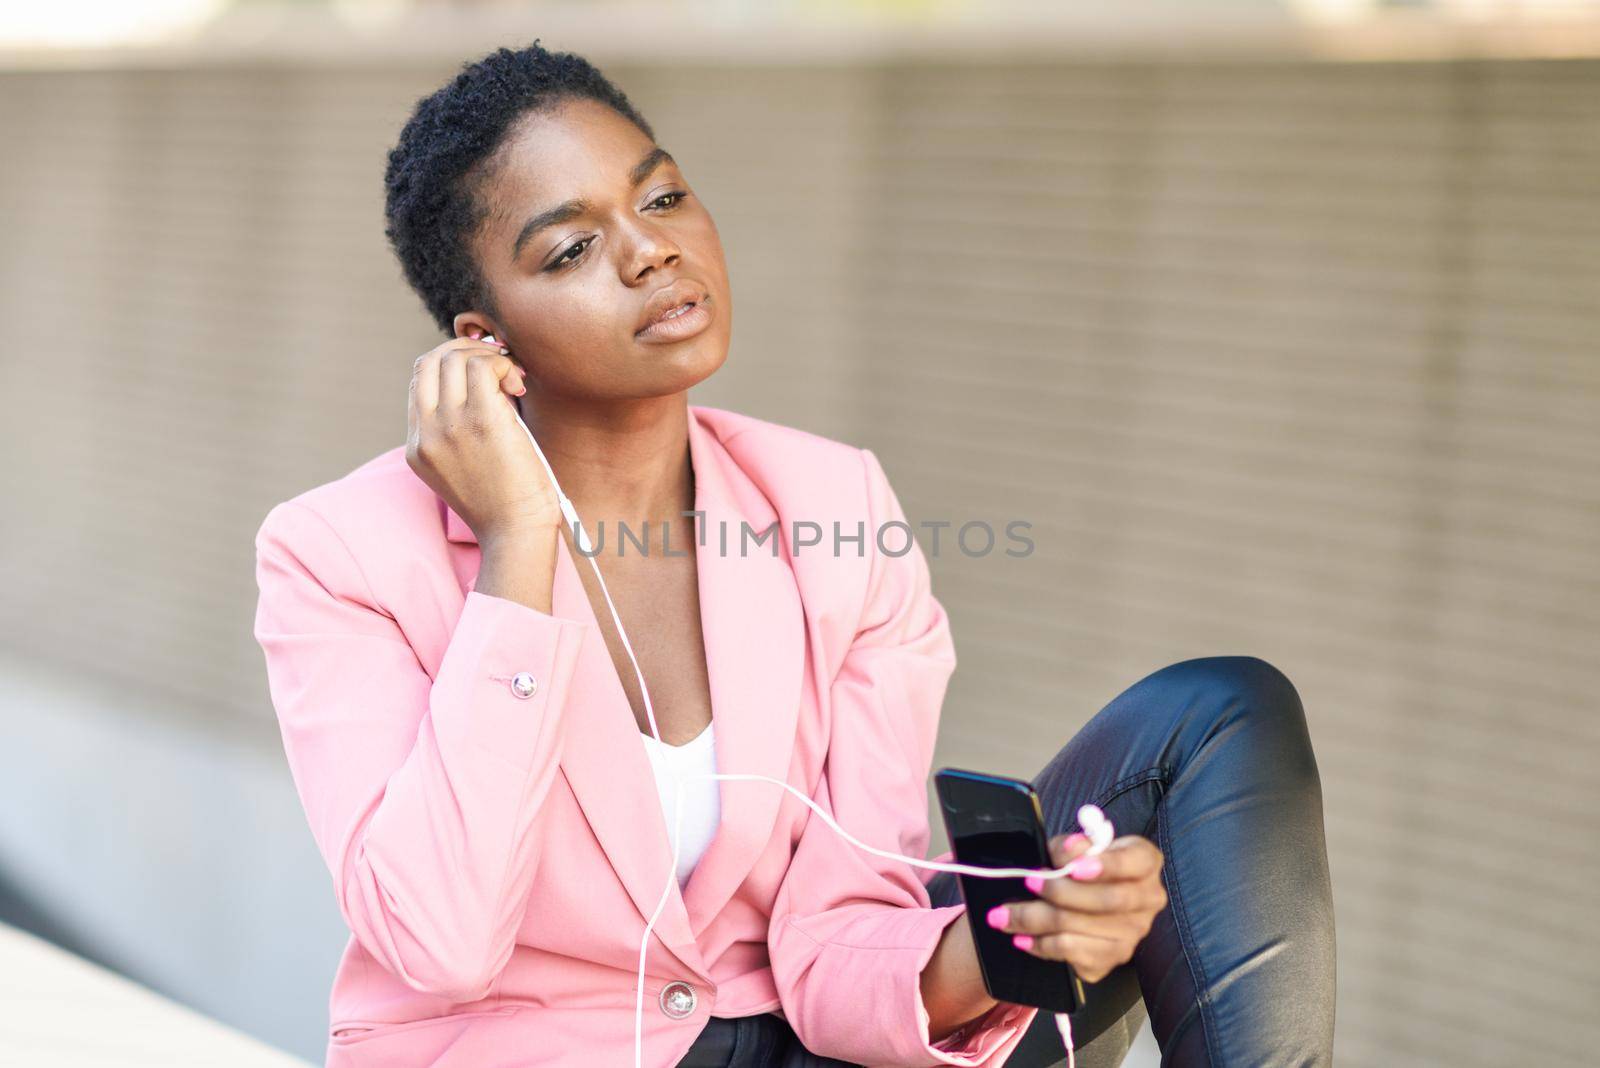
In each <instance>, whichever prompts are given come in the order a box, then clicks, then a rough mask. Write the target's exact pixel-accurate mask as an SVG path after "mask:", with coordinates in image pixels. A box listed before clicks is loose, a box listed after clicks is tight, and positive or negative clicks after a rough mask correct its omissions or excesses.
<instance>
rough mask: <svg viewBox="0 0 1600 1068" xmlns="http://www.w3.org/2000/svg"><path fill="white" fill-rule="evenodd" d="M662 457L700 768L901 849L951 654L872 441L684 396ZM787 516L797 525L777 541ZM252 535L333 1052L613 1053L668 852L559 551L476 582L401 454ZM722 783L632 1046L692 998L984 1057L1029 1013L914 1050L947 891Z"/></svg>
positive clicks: (603, 661)
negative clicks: (322, 878) (685, 526)
mask: <svg viewBox="0 0 1600 1068" xmlns="http://www.w3.org/2000/svg"><path fill="white" fill-rule="evenodd" d="M689 446H690V457H691V460H692V463H693V466H694V474H695V506H696V508H697V509H698V510H700V511H702V512H703V513H704V517H703V520H702V522H703V524H704V530H705V544H704V546H703V547H701V548H700V549H699V550H698V555H697V562H698V569H699V591H700V604H701V616H702V620H703V631H704V636H705V648H706V658H707V669H708V671H709V673H710V681H711V699H712V709H713V712H712V714H713V717H714V720H715V723H716V735H715V742H716V750H717V762H718V768H719V770H720V771H725V772H726V771H745V772H757V773H761V774H766V775H771V776H774V777H777V778H783V779H785V781H787V782H789V783H792V784H794V785H795V786H796V787H797V788H799V789H800V790H801V791H802V792H804V793H805V794H806V795H807V796H809V797H811V798H813V799H814V800H815V801H816V802H817V803H818V804H820V805H822V806H824V807H825V808H827V809H828V810H829V811H831V812H832V814H833V815H834V817H835V818H836V819H837V820H839V822H840V823H841V824H843V825H844V826H845V827H847V828H849V829H850V830H851V832H852V833H853V834H855V835H856V836H857V837H859V838H861V839H863V840H864V841H867V842H870V843H872V844H874V845H877V846H879V847H882V848H886V849H892V850H895V851H896V852H899V853H903V854H907V855H910V856H919V857H920V856H924V855H925V850H926V848H927V845H928V840H929V828H928V818H927V811H928V809H927V776H928V774H929V771H930V763H931V761H932V759H933V748H934V736H935V733H936V731H937V728H938V724H939V711H940V704H941V703H942V701H943V699H944V694H945V689H946V685H947V683H948V681H949V676H950V673H951V671H952V670H953V669H954V667H955V663H956V659H955V652H954V647H953V643H952V641H951V637H950V628H949V622H948V619H947V617H946V615H945V612H944V609H943V608H942V606H941V605H940V604H939V602H938V601H937V600H936V599H935V598H934V596H933V594H932V592H931V590H930V585H929V572H928V566H927V563H926V560H925V558H924V556H923V553H922V551H921V549H920V548H918V547H917V545H916V543H915V542H914V541H912V542H911V543H910V544H911V548H910V549H909V551H902V547H903V546H905V545H906V538H907V535H908V533H909V529H910V528H909V527H895V526H892V525H891V526H887V527H883V534H882V539H881V541H882V546H881V548H880V546H879V544H878V542H879V539H878V538H877V537H875V532H876V531H878V530H879V528H880V527H882V526H883V524H886V523H891V522H892V521H899V522H902V523H904V522H905V516H904V513H903V512H902V511H901V508H900V504H899V502H898V500H897V499H896V497H895V494H894V492H893V490H892V489H891V488H890V485H889V482H888V479H887V478H886V476H885V475H884V472H883V468H882V467H881V466H880V464H879V462H878V459H877V457H875V456H874V455H873V454H872V452H870V451H869V450H866V449H860V448H856V447H854V446H851V445H847V444H843V443H841V442H837V441H832V440H829V439H827V438H823V437H819V436H816V435H813V434H810V433H806V432H804V431H801V430H797V429H792V428H789V427H785V426H781V425H778V424H775V423H770V422H765V421H763V420H759V419H755V418H752V417H750V416H745V415H740V414H736V413H733V412H729V411H723V410H719V409H715V408H707V407H701V406H694V405H691V406H690V408H689ZM774 521H777V522H779V523H780V524H781V526H780V530H781V544H779V545H778V551H777V553H776V555H774V554H773V547H774V544H775V541H774V539H773V538H772V537H770V536H769V537H768V539H767V540H766V541H765V542H763V543H760V544H756V543H754V542H751V543H749V544H748V545H747V548H746V552H745V554H744V555H741V553H740V548H739V547H740V533H741V523H748V524H749V527H750V529H751V530H752V531H753V532H754V533H757V534H759V533H761V532H764V531H766V530H767V528H768V527H770V526H771V525H772V524H773V523H774ZM795 523H799V524H801V526H800V530H801V533H802V536H803V537H802V540H804V537H805V536H814V533H813V528H811V527H807V526H805V524H807V523H814V524H817V525H818V526H819V527H820V528H821V530H822V542H821V543H820V544H818V545H815V546H802V547H799V548H798V549H796V547H795V546H794V545H793V544H792V540H791V539H792V537H793V534H794V528H793V524H795ZM835 523H838V524H839V530H840V532H841V535H842V537H841V541H840V549H839V552H838V553H837V554H836V553H835V552H834V550H833V530H834V524H835ZM724 530H725V531H726V537H727V540H726V545H727V549H726V551H723V550H722V549H721V538H722V534H721V532H722V531H724ZM591 533H594V531H591ZM613 534H614V532H613V531H611V530H608V531H607V537H608V540H607V543H606V546H605V549H604V552H603V553H602V555H601V556H600V557H599V558H598V559H599V563H600V566H601V568H602V569H604V567H605V561H606V559H607V558H608V557H611V556H613V555H614V549H613V548H612V545H613V541H614V538H613ZM858 535H864V536H860V537H857V536H858ZM845 538H856V540H843V539H845ZM255 545H256V554H257V563H256V577H257V582H258V584H259V587H260V599H259V602H258V607H257V611H256V617H255V630H254V632H255V636H256V639H257V640H258V641H259V642H260V644H261V648H262V650H263V651H264V653H265V656H266V667H267V677H268V682H269V686H270V691H271V696H272V701H273V704H274V706H275V708H276V710H277V714H278V719H279V724H280V726H281V729H282V734H283V743H284V750H285V752H286V754H287V756H288V762H289V768H290V771H291V772H292V774H293V776H294V782H295V786H296V789H297V790H298V791H299V795H300V799H301V801H302V802H303V804H304V806H305V811H306V816H307V817H308V819H309V821H310V824H311V830H312V833H313V835H314V836H315V838H316V841H317V845H318V847H319V848H320V849H321V851H322V855H323V858H324V859H325V860H326V862H327V865H328V868H329V871H330V872H331V874H332V876H333V888H334V893H335V896H336V898H337V900H338V904H339V908H340V910H341V912H342V913H343V915H344V918H345V920H346V922H347V923H348V924H349V926H350V931H351V937H350V940H349V942H348V944H347V945H346V947H345V951H344V956H343V958H342V959H341V960H340V962H339V967H338V971H337V974H336V975H335V977H334V981H333V989H332V993H331V998H330V1006H329V1008H330V1013H329V1015H330V1035H329V1040H328V1051H327V1062H326V1063H327V1065H328V1066H329V1068H366V1066H373V1068H376V1066H380V1065H381V1066H385V1068H402V1066H408V1065H451V1066H463V1068H466V1066H470V1068H494V1066H500V1065H504V1066H512V1065H516V1066H519V1068H521V1066H529V1065H552V1066H555V1065H563V1066H566V1065H570V1066H574V1068H577V1066H581V1068H595V1066H603V1068H611V1066H614V1065H616V1066H620V1065H628V1064H631V1063H632V1062H633V1024H634V983H635V973H636V969H637V968H638V954H639V942H640V939H641V938H642V937H643V934H644V925H645V919H646V917H647V916H648V915H649V914H650V913H651V912H652V911H653V910H654V908H655V905H656V902H657V900H658V899H659V896H660V893H661V889H662V886H663V884H664V883H665V882H667V881H668V879H669V875H670V859H671V854H670V847H669V844H668V840H667V832H666V822H665V821H666V817H665V816H664V814H663V813H662V811H661V806H660V802H659V800H658V797H657V794H656V787H655V782H654V779H653V777H652V773H651V768H650V764H649V758H648V755H647V754H646V752H645V749H644V745H643V741H642V739H641V737H640V732H639V728H638V726H637V725H636V723H635V721H634V718H633V714H632V712H631V710H630V708H629V705H628V701H627V698H626V696H625V694H624V691H623V689H622V684H621V682H620V680H619V678H618V675H617V671H616V668H615V666H614V665H613V663H612V660H611V657H610V655H609V654H608V652H607V650H606V645H605V641H604V637H603V635H602V633H601V632H600V630H599V627H598V624H597V622H596V619H595V614H594V611H593V609H592V608H591V606H590V604H589V601H588V598H587V596H586V595H585V593H584V589H583V586H582V583H581V581H580V579H579V576H578V572H577V568H578V567H579V566H582V567H588V566H589V565H588V563H587V562H586V561H584V560H583V559H582V558H581V557H574V555H573V554H572V552H571V550H570V549H569V548H568V547H567V546H566V544H565V543H564V542H563V543H562V545H561V546H560V549H559V550H558V558H557V566H556V572H555V586H554V595H553V601H552V606H551V607H552V611H551V613H550V614H545V613H543V612H539V611H537V610H535V609H532V608H529V607H527V606H525V605H522V604H519V603H517V602H514V601H510V600H507V599H504V598H500V597H495V596H492V595H488V594H482V593H478V592H477V591H476V590H474V589H473V585H474V582H475V580H476V577H477V571H478V563H479V550H478V546H477V542H476V539H475V538H474V536H473V533H472V530H471V528H469V527H468V526H467V524H466V523H465V522H463V521H462V519H461V517H460V516H458V515H457V514H456V513H455V511H454V510H453V509H450V508H449V507H448V506H447V505H446V504H445V503H444V501H443V500H442V499H441V498H440V497H439V496H438V495H437V494H435V493H433V492H432V490H430V489H429V488H428V486H427V484H426V483H424V482H423V481H422V480H421V479H419V478H417V476H416V475H415V473H414V472H413V471H412V470H411V469H410V467H409V466H408V465H407V464H406V460H405V450H404V447H403V446H397V447H395V448H393V449H390V450H389V451H387V452H384V453H381V454H379V455H378V456H376V457H374V458H372V459H371V460H369V461H367V462H365V463H363V464H362V465H361V466H359V467H357V468H356V469H354V470H353V471H351V472H350V473H349V474H347V475H345V476H343V477H341V478H339V479H337V480H335V481H332V482H328V483H325V484H324V485H321V486H317V487H315V488H313V489H310V490H307V491H306V492H304V493H301V494H300V495H298V496H296V497H294V498H292V499H290V500H287V501H284V502H282V503H280V504H278V505H276V506H274V507H273V508H272V510H271V511H270V512H269V513H268V514H267V516H266V518H265V520H264V521H263V522H262V524H261V527H260V530H259V532H258V533H257V535H256V541H255ZM858 553H859V555H858ZM634 637H635V640H637V637H636V636H634ZM524 673H526V674H527V675H531V676H532V678H533V680H534V685H533V686H532V687H530V686H528V684H527V681H526V680H525V679H524V680H522V682H521V683H520V685H517V684H515V683H516V682H517V677H518V676H519V675H522V674H524ZM530 689H531V690H532V692H531V693H529V692H527V691H528V690H530ZM718 785H719V787H720V789H721V798H722V814H723V822H722V825H721V828H720V829H719V830H718V832H717V834H716V837H715V839H714V840H713V841H712V843H711V845H710V847H709V849H708V851H707V852H706V853H705V856H704V858H703V859H702V860H701V862H700V864H699V866H698V867H697V868H696V870H695V872H694V874H693V875H692V877H691V878H690V880H689V882H688V885H687V886H686V887H685V888H684V890H683V891H682V892H680V891H679V890H678V889H677V884H676V882H675V881H673V883H672V894H671V898H670V900H669V901H668V903H667V906H666V908H665V910H664V912H663V914H662V916H661V918H660V920H659V921H658V922H657V926H656V928H655V931H654V934H653V936H652V940H651V942H650V945H649V953H648V971H647V979H646V984H645V999H646V1000H645V1018H644V1025H645V1033H644V1050H645V1063H646V1064H648V1065H652V1066H667V1065H673V1064H676V1062H677V1061H678V1059H679V1058H680V1057H681V1056H682V1055H683V1054H684V1052H685V1051H686V1050H687V1049H688V1048H689V1046H690V1045H691V1044H692V1043H693V1041H694V1039H695V1036H696V1035H697V1034H698V1033H699V1032H700V1030H701V1029H702V1028H703V1027H704V1025H705V1023H706V1020H707V1018H708V1017H709V1016H711V1015H716V1016H742V1015H747V1014H751V1013H760V1012H767V1011H778V1012H780V1013H781V1014H782V1015H783V1016H784V1017H785V1018H786V1019H787V1020H788V1021H789V1024H790V1025H791V1026H792V1027H793V1028H794V1030H795V1032H796V1033H797V1034H798V1035H799V1036H800V1038H801V1040H802V1041H803V1042H804V1043H805V1045H806V1046H807V1047H808V1048H809V1049H811V1050H812V1051H813V1052H816V1053H819V1054H824V1055H828V1056H832V1057H837V1058H840V1059H842V1060H845V1061H849V1062H852V1063H858V1064H866V1065H934V1064H961V1065H992V1066H998V1065H1000V1064H1001V1063H1003V1061H1004V1060H1005V1058H1006V1056H1007V1054H1008V1053H1009V1052H1010V1051H1011V1050H1012V1049H1013V1048H1014V1047H1015V1046H1016V1045H1017V1043H1018V1042H1020V1041H1021V1038H1022V1031H1023V1030H1024V1028H1025V1027H1026V1026H1027V1025H1028V1024H1029V1023H1030V1022H1031V1020H1032V1018H1033V1014H1034V1012H1035V1011H1036V1010H1034V1009H1031V1008H1025V1007H1020V1006H1012V1005H1006V1004H1002V1005H1001V1006H1000V1007H998V1008H997V1009H995V1010H994V1011H993V1012H991V1013H989V1014H988V1015H987V1016H985V1017H984V1018H983V1019H981V1020H979V1021H977V1022H976V1024H975V1025H974V1026H971V1027H968V1028H964V1029H963V1030H962V1031H960V1032H958V1033H957V1034H955V1035H952V1036H950V1037H949V1038H947V1039H945V1040H944V1041H942V1042H940V1043H938V1044H930V1043H929V1042H928V1040H927V1020H928V1017H927V1012H926V1009H925V1007H924V1005H923V1003H922V999H921V995H920V988H919V978H918V977H919V974H920V972H921V970H922V967H923V965H924V964H925V963H926V961H927V960H928V958H929V956H930V955H931V954H932V952H933V949H934V947H935V945H936V944H937V943H938V941H939V938H940V935H941V933H942V931H943V930H944V928H945V927H946V926H947V925H949V924H950V923H952V922H954V921H956V920H957V919H958V918H959V917H960V916H961V913H962V907H961V906H959V905H957V906H950V907H946V908H938V909H934V908H930V907H929V898H928V894H927V890H926V887H925V879H926V878H927V876H926V875H925V873H923V871H922V870H921V869H917V868H913V867H911V866H910V865H908V864H905V863H902V862H898V861H893V862H891V861H885V860H881V859H878V858H876V857H873V856H872V855H870V854H867V853H863V852H861V851H859V850H857V849H855V848H854V847H853V846H851V845H850V844H849V843H848V842H846V841H844V840H843V839H841V838H839V837H838V836H836V835H835V834H834V833H833V832H832V831H831V830H830V829H829V828H828V827H827V825H826V824H824V823H823V822H822V821H821V820H819V819H814V818H810V817H811V812H810V811H809V810H808V809H807V808H806V807H805V806H804V805H803V804H801V803H800V802H799V801H798V800H797V799H795V798H794V797H792V796H790V795H789V794H788V793H786V792H785V791H783V790H782V789H780V788H779V787H777V786H775V785H773V784H771V783H761V782H722V783H719V784H718Z"/></svg>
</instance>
